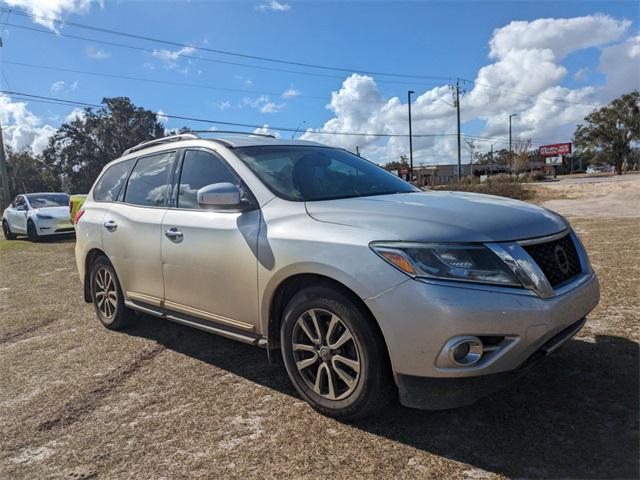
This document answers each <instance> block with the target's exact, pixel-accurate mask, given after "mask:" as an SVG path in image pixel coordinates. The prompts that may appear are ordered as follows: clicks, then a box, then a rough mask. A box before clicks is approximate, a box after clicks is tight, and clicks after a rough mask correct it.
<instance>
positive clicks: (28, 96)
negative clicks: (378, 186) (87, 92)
mask: <svg viewBox="0 0 640 480" xmlns="http://www.w3.org/2000/svg"><path fill="white" fill-rule="evenodd" d="M0 93H4V94H5V95H9V96H11V97H21V98H23V99H28V100H29V101H33V102H40V101H42V102H43V103H55V104H58V105H69V106H75V107H88V108H104V105H96V104H95V103H87V102H78V101H75V100H62V99H58V98H54V97H47V96H44V95H33V94H30V93H24V92H15V91H10V90H0ZM161 116H163V117H167V118H171V119H175V120H184V121H190V122H200V123H213V124H217V125H227V126H232V127H245V128H264V125H256V124H249V123H235V122H225V121H221V120H212V119H207V118H197V117H188V116H184V115H171V114H168V113H162V114H161ZM269 129H270V130H276V131H281V132H295V131H296V129H295V128H291V127H272V126H269ZM310 133H314V134H318V135H345V136H359V137H380V138H391V137H408V136H409V135H408V134H403V133H365V132H340V131H333V132H326V131H320V130H313V129H312V131H311V132H310ZM450 135H452V134H447V133H423V134H414V135H413V136H414V137H423V138H429V137H448V136H450Z"/></svg>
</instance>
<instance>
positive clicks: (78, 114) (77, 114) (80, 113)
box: [64, 108, 87, 123]
mask: <svg viewBox="0 0 640 480" xmlns="http://www.w3.org/2000/svg"><path fill="white" fill-rule="evenodd" d="M86 116H87V114H86V113H85V111H84V109H82V108H74V109H73V110H71V113H69V115H67V116H66V117H65V119H64V121H65V123H71V122H73V121H75V120H84V118H85V117H86Z"/></svg>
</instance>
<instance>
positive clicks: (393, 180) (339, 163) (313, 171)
mask: <svg viewBox="0 0 640 480" xmlns="http://www.w3.org/2000/svg"><path fill="white" fill-rule="evenodd" d="M234 151H235V153H237V155H238V156H239V157H240V159H241V160H242V161H243V162H244V163H246V164H247V166H248V167H249V168H250V169H251V170H253V172H254V173H255V174H256V175H257V176H258V177H259V178H260V180H262V181H263V182H264V183H265V184H266V185H267V187H268V188H269V189H270V190H271V191H272V192H273V193H275V194H276V195H278V196H279V197H282V198H284V199H286V200H294V201H313V200H331V199H336V198H350V197H365V196H371V195H387V194H391V193H408V192H415V191H417V189H416V188H415V187H413V186H412V185H410V184H409V183H407V182H405V181H403V180H401V179H400V178H398V177H396V176H395V175H393V174H391V173H389V172H387V171H386V170H384V169H383V168H381V167H379V166H377V165H375V164H373V163H371V162H369V161H367V160H364V159H362V158H360V157H358V156H356V155H353V154H351V153H349V152H346V151H344V150H340V149H337V148H331V147H315V146H297V145H296V146H283V145H269V146H260V147H241V148H237V149H235V150H234Z"/></svg>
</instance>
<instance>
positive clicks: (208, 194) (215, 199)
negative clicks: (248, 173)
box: [197, 182, 242, 208]
mask: <svg viewBox="0 0 640 480" xmlns="http://www.w3.org/2000/svg"><path fill="white" fill-rule="evenodd" d="M241 195H242V193H241V192H240V189H239V188H238V187H237V186H236V185H234V184H233V183H229V182H221V183H212V184H211V185H207V186H205V187H202V188H201V189H200V190H198V196H197V198H198V204H199V205H200V206H201V207H218V208H225V207H226V208H233V207H240V204H241V203H242V202H241Z"/></svg>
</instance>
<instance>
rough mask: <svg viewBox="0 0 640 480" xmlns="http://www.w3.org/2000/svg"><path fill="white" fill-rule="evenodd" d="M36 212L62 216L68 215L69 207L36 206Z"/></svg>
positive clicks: (57, 216)
mask: <svg viewBox="0 0 640 480" xmlns="http://www.w3.org/2000/svg"><path fill="white" fill-rule="evenodd" d="M35 212H36V213H41V214H42V215H49V216H50V217H53V218H64V217H68V216H69V207H67V206H61V207H45V208H36V209H35Z"/></svg>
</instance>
